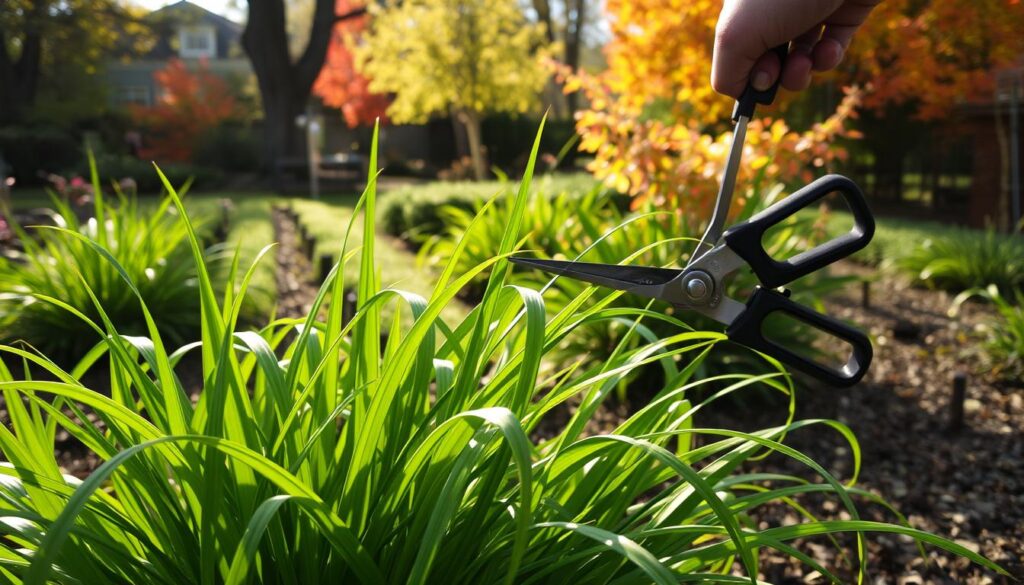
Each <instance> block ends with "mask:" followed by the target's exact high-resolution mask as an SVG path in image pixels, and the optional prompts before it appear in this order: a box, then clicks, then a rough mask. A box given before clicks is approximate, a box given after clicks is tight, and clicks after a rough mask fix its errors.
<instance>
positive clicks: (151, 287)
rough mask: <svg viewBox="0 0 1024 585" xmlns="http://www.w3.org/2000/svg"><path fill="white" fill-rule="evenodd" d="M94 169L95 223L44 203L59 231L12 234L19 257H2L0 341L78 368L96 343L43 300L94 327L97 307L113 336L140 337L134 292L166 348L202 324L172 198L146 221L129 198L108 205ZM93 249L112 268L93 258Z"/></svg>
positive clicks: (64, 205)
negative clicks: (76, 364) (21, 344)
mask: <svg viewBox="0 0 1024 585" xmlns="http://www.w3.org/2000/svg"><path fill="white" fill-rule="evenodd" d="M91 160H92V159H91V157H90V162H91ZM91 169H92V183H93V185H92V193H93V197H94V199H93V209H92V212H93V217H91V218H89V219H87V220H84V221H81V222H80V220H79V217H78V215H77V214H76V212H75V210H74V209H73V208H72V207H71V205H70V204H69V203H68V202H67V201H66V200H63V199H61V198H60V197H58V196H56V195H54V194H51V200H52V205H53V207H54V209H55V212H56V215H55V216H54V217H55V218H56V219H57V220H58V224H59V225H60V226H61V227H63V229H59V230H58V229H50V228H33V227H32V226H25V228H22V227H20V226H17V228H16V229H17V231H18V234H19V235H20V240H21V242H22V244H23V246H24V250H23V252H21V253H19V254H17V255H16V256H14V257H13V258H10V257H0V340H3V341H4V342H6V343H12V342H16V341H22V342H26V343H28V344H30V345H32V346H33V347H36V348H38V349H40V350H41V351H43V352H44V353H46V354H47V355H48V356H50V357H52V358H54V359H59V360H60V361H64V362H66V361H69V360H74V359H77V358H79V357H81V356H82V355H83V354H84V353H85V352H86V351H87V350H88V349H89V348H90V347H92V346H93V345H95V344H96V342H97V341H98V340H99V338H98V337H97V336H96V334H95V332H94V331H93V330H92V329H91V328H90V327H89V326H88V324H87V321H86V320H83V319H79V318H76V317H75V316H74V315H73V314H71V313H69V312H68V310H66V309H65V308H64V307H61V306H58V305H56V304H54V303H50V302H47V301H46V299H47V298H52V299H59V300H60V301H61V302H62V303H63V304H65V305H67V307H70V308H71V309H73V310H74V311H75V312H77V313H79V314H81V315H83V316H84V317H86V318H87V319H88V320H89V321H93V322H96V321H99V319H100V313H99V310H98V308H97V306H96V304H95V300H98V301H99V304H100V305H101V306H102V307H103V310H104V311H105V312H106V315H107V317H108V318H109V319H110V320H111V322H112V323H113V324H114V326H115V327H116V328H117V330H118V332H120V333H122V334H126V335H144V334H145V333H146V322H145V320H144V315H143V312H142V310H141V309H140V306H139V299H138V298H137V297H136V293H137V294H138V295H140V296H141V298H142V300H143V301H145V303H146V305H147V306H148V307H149V309H150V310H151V312H152V315H153V319H154V321H155V323H156V324H157V327H158V329H159V330H160V331H161V333H162V334H163V335H164V337H165V338H166V339H167V340H168V341H169V342H171V343H174V344H176V345H180V344H183V343H185V342H187V341H193V340H195V339H196V338H198V336H199V323H200V320H199V295H198V288H197V284H196V281H195V266H194V264H193V263H192V261H191V256H190V253H189V248H188V243H187V240H188V232H187V230H186V229H185V225H184V224H183V223H182V222H181V221H179V218H178V213H179V212H178V211H177V210H176V209H175V208H174V207H173V203H172V199H171V198H170V197H165V198H164V200H163V201H162V202H161V203H160V204H159V205H158V206H157V207H156V209H155V210H149V211H148V212H147V213H143V212H142V211H141V210H140V208H139V205H138V200H137V198H136V196H135V194H134V193H128V194H126V193H123V192H121V191H120V190H118V191H116V198H115V200H114V202H113V204H111V202H108V201H107V200H106V198H105V197H104V194H103V190H102V189H101V186H100V181H99V178H98V174H97V171H96V167H95V165H92V166H91ZM29 232H31V233H29ZM97 246H98V247H99V248H100V249H102V250H103V251H104V254H106V255H109V256H111V258H113V259H115V260H116V264H115V263H112V262H111V261H109V259H108V258H105V257H104V254H99V253H97ZM129 281H130V283H129ZM133 287H134V289H135V290H134V291H133ZM93 297H95V299H94V298H93Z"/></svg>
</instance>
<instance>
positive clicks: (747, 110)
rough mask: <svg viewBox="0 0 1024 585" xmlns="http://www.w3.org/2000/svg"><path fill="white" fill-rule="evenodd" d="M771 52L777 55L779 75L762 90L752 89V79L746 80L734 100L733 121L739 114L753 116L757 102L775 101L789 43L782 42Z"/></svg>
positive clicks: (767, 104)
mask: <svg viewBox="0 0 1024 585" xmlns="http://www.w3.org/2000/svg"><path fill="white" fill-rule="evenodd" d="M771 52H773V53H775V54H776V55H778V56H779V65H780V67H779V76H778V77H776V78H775V83H773V84H772V86H771V87H769V88H768V89H766V90H764V91H758V90H756V89H754V85H753V80H748V81H747V87H746V89H744V90H743V93H742V94H740V99H738V100H736V105H735V106H734V107H733V109H732V121H733V122H738V121H739V119H740V116H744V117H746V118H747V119H750V118H752V117H754V108H755V107H756V106H757V104H761V105H762V106H770V105H771V103H772V102H774V101H775V94H776V92H778V91H779V83H781V82H782V68H783V67H784V66H785V65H786V56H787V55H789V43H783V44H781V45H779V46H777V47H775V48H774V49H772V51H771Z"/></svg>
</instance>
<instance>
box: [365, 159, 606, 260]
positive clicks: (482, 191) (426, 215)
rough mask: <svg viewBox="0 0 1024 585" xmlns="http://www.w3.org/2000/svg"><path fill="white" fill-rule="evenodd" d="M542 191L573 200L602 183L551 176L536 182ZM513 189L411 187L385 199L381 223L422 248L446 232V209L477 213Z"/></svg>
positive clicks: (495, 185)
mask: <svg viewBox="0 0 1024 585" xmlns="http://www.w3.org/2000/svg"><path fill="white" fill-rule="evenodd" d="M536 183H537V184H538V191H540V192H544V193H551V194H552V196H554V195H558V194H560V193H563V192H564V193H567V194H569V196H571V197H582V196H583V195H585V194H587V193H589V192H590V191H591V190H593V189H594V188H595V187H597V185H598V183H597V181H595V180H594V179H593V178H592V177H591V176H590V175H585V174H572V175H549V176H545V177H542V178H540V179H538V180H537V181H536ZM509 188H511V186H510V184H509V183H507V182H503V181H485V182H468V181H467V182H446V181H438V182H435V183H429V184H426V185H410V186H409V187H403V188H400V189H395V190H394V191H391V192H390V193H388V194H387V195H386V196H385V198H384V199H383V202H382V205H381V210H380V221H381V223H382V224H383V225H384V231H386V232H387V233H389V234H391V235H393V236H395V237H398V238H402V239H403V240H405V241H406V242H407V243H410V244H414V245H418V243H419V242H420V241H422V240H423V239H424V238H427V237H429V236H433V235H437V234H441V233H442V232H444V230H445V219H444V218H443V217H442V216H441V209H442V208H443V207H446V206H448V207H455V208H458V209H462V210H465V211H467V212H473V211H475V210H476V208H477V207H478V206H479V205H482V204H483V202H485V201H486V200H488V199H490V198H491V197H493V196H494V195H495V194H497V193H500V192H502V191H504V190H507V189H509Z"/></svg>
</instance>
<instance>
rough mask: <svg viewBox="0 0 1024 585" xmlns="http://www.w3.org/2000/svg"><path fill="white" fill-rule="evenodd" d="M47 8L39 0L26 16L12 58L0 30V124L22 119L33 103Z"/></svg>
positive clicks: (37, 82)
mask: <svg viewBox="0 0 1024 585" xmlns="http://www.w3.org/2000/svg"><path fill="white" fill-rule="evenodd" d="M48 8H49V3H48V2H43V1H42V0H40V1H38V2H36V3H35V4H34V5H33V8H32V12H31V13H30V14H28V15H26V19H25V30H24V34H23V36H22V38H21V39H20V43H19V44H20V45H21V55H20V56H19V57H18V60H17V61H15V60H14V59H13V58H12V57H11V55H10V53H9V52H8V47H9V39H8V38H7V37H6V35H5V34H4V31H2V30H0V123H2V124H11V123H17V122H20V121H22V120H23V118H24V115H25V114H26V113H27V112H28V110H30V109H31V107H32V106H33V105H34V104H35V100H36V93H37V91H38V89H39V76H40V71H41V69H40V67H41V63H42V55H43V35H42V24H43V23H42V21H43V18H45V16H46V10H47V9H48Z"/></svg>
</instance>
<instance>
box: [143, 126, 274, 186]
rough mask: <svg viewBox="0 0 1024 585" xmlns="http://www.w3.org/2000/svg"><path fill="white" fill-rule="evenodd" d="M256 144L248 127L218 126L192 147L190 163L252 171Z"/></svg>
mask: <svg viewBox="0 0 1024 585" xmlns="http://www.w3.org/2000/svg"><path fill="white" fill-rule="evenodd" d="M259 145H260V143H259V140H258V139H257V137H256V135H255V134H254V132H253V130H252V128H249V127H246V126H240V125H237V124H221V125H220V126H216V127H214V128H211V129H210V130H208V131H206V132H205V133H203V135H202V137H201V138H200V139H199V141H198V142H197V145H196V147H195V152H194V154H193V155H192V162H193V163H194V164H196V165H201V166H203V167H215V168H217V169H220V170H222V171H225V172H236V173H247V172H255V171H258V170H260V162H261V161H260V151H259ZM161 168H163V165H161ZM149 174H150V175H151V174H153V173H152V172H150V173H149Z"/></svg>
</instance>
